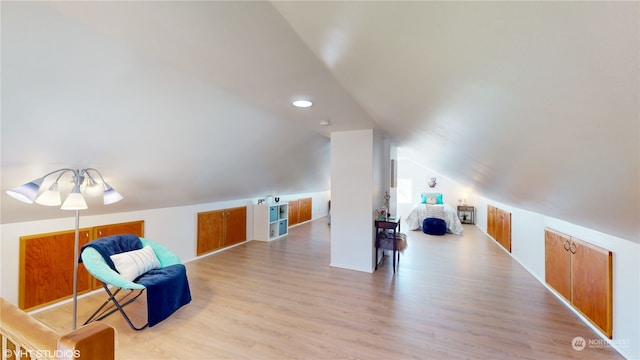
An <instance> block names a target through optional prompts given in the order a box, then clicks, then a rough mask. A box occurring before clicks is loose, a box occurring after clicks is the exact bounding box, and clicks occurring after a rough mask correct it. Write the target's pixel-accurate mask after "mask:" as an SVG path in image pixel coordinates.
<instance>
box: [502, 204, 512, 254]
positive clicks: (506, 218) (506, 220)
mask: <svg viewBox="0 0 640 360" xmlns="http://www.w3.org/2000/svg"><path fill="white" fill-rule="evenodd" d="M500 226H501V229H500V235H501V236H502V238H501V239H500V243H501V244H502V247H504V248H505V249H507V251H508V252H511V213H510V212H506V211H502V215H501V217H500Z"/></svg>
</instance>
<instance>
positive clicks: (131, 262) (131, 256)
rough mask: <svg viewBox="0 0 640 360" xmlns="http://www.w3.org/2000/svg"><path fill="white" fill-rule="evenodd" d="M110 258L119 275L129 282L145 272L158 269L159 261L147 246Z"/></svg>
mask: <svg viewBox="0 0 640 360" xmlns="http://www.w3.org/2000/svg"><path fill="white" fill-rule="evenodd" d="M110 258H111V261H113V264H114V265H115V266H116V270H118V272H119V273H120V275H122V277H124V278H125V279H127V280H129V281H133V280H135V279H136V278H137V277H138V276H140V275H142V274H144V273H146V272H147V271H150V270H153V269H159V268H160V261H159V260H158V257H157V256H156V253H155V252H153V249H152V248H151V246H149V245H147V246H145V247H143V248H142V249H140V250H133V251H127V252H123V253H120V254H115V255H111V256H110Z"/></svg>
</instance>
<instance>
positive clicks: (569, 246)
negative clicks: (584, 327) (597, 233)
mask: <svg viewBox="0 0 640 360" xmlns="http://www.w3.org/2000/svg"><path fill="white" fill-rule="evenodd" d="M612 260H613V254H612V252H611V251H609V250H606V249H602V248H600V247H597V246H595V245H592V244H589V243H587V242H584V241H582V240H579V239H576V238H573V237H571V236H569V235H565V234H562V233H559V232H557V231H554V230H552V229H545V281H546V282H547V284H549V286H551V287H552V288H553V289H554V290H556V291H557V292H558V294H560V295H561V296H562V297H564V298H565V299H566V300H567V301H568V302H569V303H570V304H571V305H572V306H573V307H574V308H575V309H577V310H578V311H579V312H580V313H582V314H583V315H584V316H585V317H586V318H587V319H589V320H590V321H591V322H592V323H593V324H594V325H595V326H596V327H598V328H599V329H600V330H601V331H602V332H603V333H604V334H605V335H606V336H608V337H609V338H611V337H612V332H613V320H612V319H613V309H612V304H613V288H612V283H613V271H612V268H613V267H612V266H613V261H612Z"/></svg>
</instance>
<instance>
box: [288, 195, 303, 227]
mask: <svg viewBox="0 0 640 360" xmlns="http://www.w3.org/2000/svg"><path fill="white" fill-rule="evenodd" d="M299 203H300V202H299V201H298V200H291V201H289V218H288V221H289V226H293V225H295V224H297V223H299V222H300V208H299Z"/></svg>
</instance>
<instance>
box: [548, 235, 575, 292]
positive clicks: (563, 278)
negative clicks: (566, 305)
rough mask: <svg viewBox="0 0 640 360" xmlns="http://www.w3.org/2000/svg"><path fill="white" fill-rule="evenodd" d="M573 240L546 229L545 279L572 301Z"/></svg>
mask: <svg viewBox="0 0 640 360" xmlns="http://www.w3.org/2000/svg"><path fill="white" fill-rule="evenodd" d="M570 246H571V238H569V236H567V235H564V234H561V233H558V232H555V231H552V230H549V229H546V230H545V232H544V255H545V257H544V269H545V273H544V279H545V281H546V282H547V284H549V285H550V286H551V287H552V288H554V289H556V291H557V292H558V293H560V295H562V296H564V298H565V299H567V300H569V301H571V253H570V252H569V248H570Z"/></svg>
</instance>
